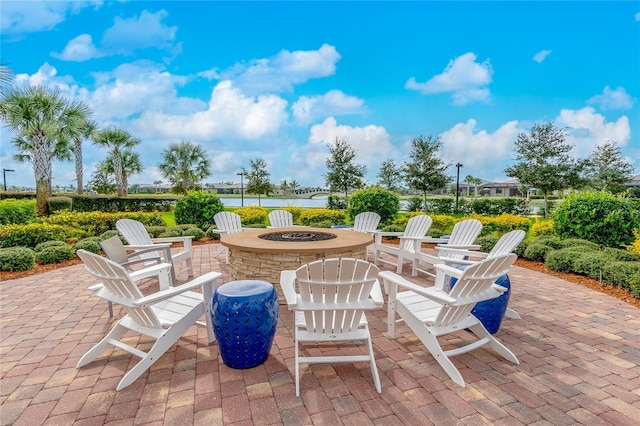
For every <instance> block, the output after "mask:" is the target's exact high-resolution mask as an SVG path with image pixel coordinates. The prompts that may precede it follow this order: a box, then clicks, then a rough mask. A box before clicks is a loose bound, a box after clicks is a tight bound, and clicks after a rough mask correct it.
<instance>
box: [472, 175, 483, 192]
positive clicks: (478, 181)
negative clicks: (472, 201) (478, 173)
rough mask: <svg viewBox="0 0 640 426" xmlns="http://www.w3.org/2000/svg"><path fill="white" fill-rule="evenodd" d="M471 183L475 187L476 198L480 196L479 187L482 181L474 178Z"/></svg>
mask: <svg viewBox="0 0 640 426" xmlns="http://www.w3.org/2000/svg"><path fill="white" fill-rule="evenodd" d="M471 183H472V184H474V185H475V189H474V191H475V192H474V194H473V195H474V196H475V197H477V196H478V185H482V179H480V178H477V177H474V178H473V180H471Z"/></svg>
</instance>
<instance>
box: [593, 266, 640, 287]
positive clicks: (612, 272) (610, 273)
mask: <svg viewBox="0 0 640 426" xmlns="http://www.w3.org/2000/svg"><path fill="white" fill-rule="evenodd" d="M639 273H640V262H611V263H609V264H607V265H605V267H604V268H603V270H602V277H603V278H604V280H605V281H606V282H607V283H608V284H614V285H617V286H618V287H621V288H624V289H625V290H631V281H632V279H633V277H634V275H635V274H639Z"/></svg>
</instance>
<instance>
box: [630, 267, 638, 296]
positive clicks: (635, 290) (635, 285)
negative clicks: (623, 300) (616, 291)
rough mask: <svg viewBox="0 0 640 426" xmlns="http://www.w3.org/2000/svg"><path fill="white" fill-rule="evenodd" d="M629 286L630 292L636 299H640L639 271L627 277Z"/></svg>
mask: <svg viewBox="0 0 640 426" xmlns="http://www.w3.org/2000/svg"><path fill="white" fill-rule="evenodd" d="M629 287H630V288H631V294H633V297H635V298H636V299H640V273H635V274H633V276H632V277H631V278H630V279H629Z"/></svg>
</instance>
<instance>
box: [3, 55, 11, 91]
mask: <svg viewBox="0 0 640 426" xmlns="http://www.w3.org/2000/svg"><path fill="white" fill-rule="evenodd" d="M12 84H13V70H11V68H9V67H8V66H7V64H5V63H4V62H3V61H0V90H1V91H4V90H5V88H6V89H9V88H10V87H11V85H12Z"/></svg>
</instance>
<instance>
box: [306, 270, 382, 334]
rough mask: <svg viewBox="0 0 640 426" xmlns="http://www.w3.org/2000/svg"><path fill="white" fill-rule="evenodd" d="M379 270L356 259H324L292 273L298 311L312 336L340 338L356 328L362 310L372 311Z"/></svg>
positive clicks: (374, 306)
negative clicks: (293, 274)
mask: <svg viewBox="0 0 640 426" xmlns="http://www.w3.org/2000/svg"><path fill="white" fill-rule="evenodd" d="M378 272H379V269H378V267H376V266H375V265H372V264H370V263H369V262H367V261H365V260H360V259H351V258H343V259H326V260H318V261H315V262H311V263H309V264H306V265H303V266H301V267H300V268H298V269H297V270H296V279H297V284H298V289H299V292H300V299H301V303H300V304H299V308H300V310H302V311H304V315H305V322H306V328H307V330H308V331H311V332H314V333H324V334H334V335H335V334H342V333H349V332H351V331H353V330H355V329H357V328H358V326H359V324H360V320H361V318H362V314H363V312H364V310H368V309H374V308H376V305H375V304H374V302H373V301H372V300H371V299H370V297H369V296H370V294H371V289H372V287H373V285H374V284H375V283H376V279H377V277H378Z"/></svg>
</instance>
